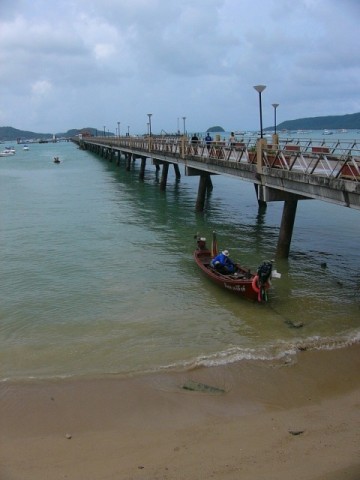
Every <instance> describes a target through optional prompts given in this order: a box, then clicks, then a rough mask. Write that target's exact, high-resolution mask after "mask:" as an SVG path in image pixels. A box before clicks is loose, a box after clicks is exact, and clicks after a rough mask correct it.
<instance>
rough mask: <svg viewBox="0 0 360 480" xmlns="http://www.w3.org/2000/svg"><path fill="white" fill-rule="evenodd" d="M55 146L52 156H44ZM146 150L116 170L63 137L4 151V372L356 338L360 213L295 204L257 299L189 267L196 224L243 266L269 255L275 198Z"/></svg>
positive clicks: (275, 349)
mask: <svg viewBox="0 0 360 480" xmlns="http://www.w3.org/2000/svg"><path fill="white" fill-rule="evenodd" d="M54 156H58V157H59V158H60V160H61V163H60V164H55V163H54V162H53V158H54ZM181 173H182V176H181V179H180V180H179V181H178V180H176V178H175V175H174V172H173V171H172V169H171V168H170V169H169V178H168V184H167V189H166V192H162V191H160V189H159V177H158V176H157V174H156V170H155V167H154V166H153V165H151V162H150V161H148V162H147V166H146V173H145V179H144V181H143V182H142V181H140V180H139V162H134V163H132V166H131V171H130V172H129V171H126V169H125V165H124V162H122V163H121V165H120V166H117V165H116V164H115V162H114V163H111V162H109V161H108V160H105V159H103V158H101V157H99V156H96V155H94V154H92V153H90V152H86V151H82V150H79V149H78V148H77V147H76V145H74V144H73V143H67V142H60V143H47V144H30V149H29V150H28V151H24V150H23V149H22V147H21V145H18V146H17V151H16V155H14V156H12V157H3V158H1V161H0V205H1V208H0V227H1V228H0V242H1V250H0V257H1V263H0V269H1V280H0V282H1V303H0V343H1V353H0V355H1V358H0V365H1V370H0V377H1V379H2V380H4V379H15V380H20V379H30V378H36V379H40V378H59V377H78V376H104V375H109V374H121V375H128V374H136V373H143V372H151V371H157V370H161V369H176V370H178V369H188V368H194V367H196V366H199V365H217V364H224V363H229V362H234V361H239V360H240V361H241V360H242V359H248V358H250V359H272V358H282V357H284V356H287V357H290V358H293V357H294V356H295V353H296V352H297V351H298V350H299V349H304V348H321V349H325V348H338V347H342V346H346V345H349V344H351V343H354V342H358V341H359V338H360V315H359V313H360V312H359V310H360V299H359V293H360V253H359V245H358V239H359V235H360V217H359V215H360V212H359V211H356V210H351V209H347V208H344V207H339V206H335V205H331V204H328V203H325V202H319V201H314V200H306V201H300V202H299V203H298V209H297V215H296V221H295V227H294V232H293V239H292V244H291V253H290V257H289V259H288V260H281V261H278V262H277V263H276V265H275V268H276V269H277V270H278V271H279V272H281V274H282V276H281V278H280V279H274V280H273V288H272V290H271V294H270V300H269V303H267V304H264V305H262V304H256V303H251V302H248V301H246V300H243V299H241V298H238V297H237V296H235V295H233V294H231V293H230V292H226V291H224V290H222V289H219V287H217V286H216V285H213V284H212V283H210V282H209V280H208V279H207V278H204V277H203V276H202V274H201V272H200V271H199V269H198V267H197V266H196V265H195V264H194V261H193V258H192V253H193V250H194V248H195V240H194V235H195V234H196V233H200V234H201V235H203V236H206V237H208V240H209V241H210V239H211V233H212V231H213V230H215V231H216V232H217V237H218V243H219V247H220V248H222V249H224V248H227V249H228V250H229V251H230V256H231V257H232V258H233V259H234V260H237V261H239V262H240V263H242V264H244V265H246V266H248V267H249V268H251V269H252V270H255V269H256V268H257V266H258V265H259V264H260V263H261V262H262V261H263V260H268V259H272V258H273V257H274V255H275V251H276V245H277V239H278V234H279V226H280V221H281V215H282V202H275V203H270V204H269V205H268V207H267V210H266V212H263V213H259V211H258V206H257V201H256V196H255V191H254V186H253V185H252V184H251V183H248V182H245V181H241V180H235V179H231V178H229V177H225V176H213V177H212V181H213V185H214V189H213V192H212V193H211V195H210V197H209V198H208V199H207V202H206V206H205V207H206V208H205V211H204V213H196V212H195V202H196V195H197V188H198V178H197V177H187V176H185V174H184V171H183V170H181Z"/></svg>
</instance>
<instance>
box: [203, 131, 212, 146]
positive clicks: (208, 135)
mask: <svg viewBox="0 0 360 480" xmlns="http://www.w3.org/2000/svg"><path fill="white" fill-rule="evenodd" d="M211 142H212V137H211V135H210V133H209V132H207V133H206V137H205V143H206V147H207V149H208V150H209V148H210V147H211Z"/></svg>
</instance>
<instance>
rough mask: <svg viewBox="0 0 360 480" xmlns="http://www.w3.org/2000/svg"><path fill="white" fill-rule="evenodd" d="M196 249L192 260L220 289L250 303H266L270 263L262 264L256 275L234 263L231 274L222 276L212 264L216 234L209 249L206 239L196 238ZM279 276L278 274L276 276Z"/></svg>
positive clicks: (270, 269)
mask: <svg viewBox="0 0 360 480" xmlns="http://www.w3.org/2000/svg"><path fill="white" fill-rule="evenodd" d="M196 239H197V247H196V250H195V251H194V260H195V262H196V264H197V265H198V267H199V268H200V269H201V270H202V272H203V273H204V274H205V275H206V276H207V277H208V278H209V279H210V280H211V281H213V282H214V283H216V284H217V285H219V286H220V287H222V288H224V289H225V290H228V291H230V292H233V293H235V294H237V295H239V296H241V297H244V298H246V299H248V300H251V301H258V302H266V301H267V300H268V290H269V288H270V286H271V277H272V262H263V263H262V264H261V265H260V266H259V268H258V270H257V272H256V273H252V272H251V271H250V270H249V269H248V268H246V267H243V266H241V265H239V264H238V263H235V268H234V272H233V273H227V274H224V273H222V272H221V271H219V270H218V269H217V268H216V267H215V266H213V264H212V259H213V258H214V257H215V256H216V255H217V253H218V251H217V241H216V234H215V232H214V233H213V240H212V245H211V249H209V248H208V247H207V245H206V238H204V237H200V236H196ZM277 275H279V274H277Z"/></svg>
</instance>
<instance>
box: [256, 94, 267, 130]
mask: <svg viewBox="0 0 360 480" xmlns="http://www.w3.org/2000/svg"><path fill="white" fill-rule="evenodd" d="M254 88H255V90H256V91H257V92H258V93H259V109H260V138H263V126H262V107H261V93H262V92H263V91H264V90H265V88H266V85H255V86H254Z"/></svg>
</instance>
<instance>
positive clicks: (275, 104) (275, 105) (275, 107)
mask: <svg viewBox="0 0 360 480" xmlns="http://www.w3.org/2000/svg"><path fill="white" fill-rule="evenodd" d="M272 106H273V107H274V133H275V135H276V109H277V107H278V106H279V104H278V103H273V104H272Z"/></svg>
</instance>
